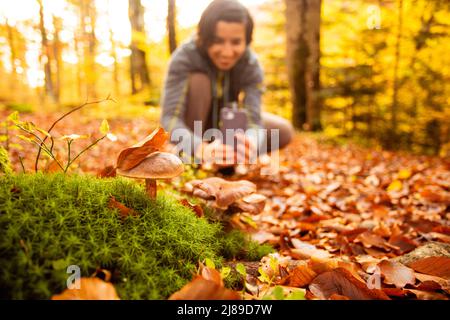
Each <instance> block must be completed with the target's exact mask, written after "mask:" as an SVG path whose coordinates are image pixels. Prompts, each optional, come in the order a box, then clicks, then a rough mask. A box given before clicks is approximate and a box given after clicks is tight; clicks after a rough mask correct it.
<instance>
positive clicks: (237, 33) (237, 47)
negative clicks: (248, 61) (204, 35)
mask: <svg viewBox="0 0 450 320" xmlns="http://www.w3.org/2000/svg"><path fill="white" fill-rule="evenodd" d="M246 47H247V43H246V39H245V24H244V23H242V22H226V21H219V22H217V24H216V33H215V35H214V40H213V42H212V44H211V45H210V47H209V48H208V56H209V58H210V59H211V60H212V62H213V63H214V65H215V66H216V67H217V68H218V69H220V70H223V71H226V70H230V69H231V68H233V67H234V65H235V64H236V62H238V60H239V59H240V58H241V57H242V55H243V54H244V52H245V49H246Z"/></svg>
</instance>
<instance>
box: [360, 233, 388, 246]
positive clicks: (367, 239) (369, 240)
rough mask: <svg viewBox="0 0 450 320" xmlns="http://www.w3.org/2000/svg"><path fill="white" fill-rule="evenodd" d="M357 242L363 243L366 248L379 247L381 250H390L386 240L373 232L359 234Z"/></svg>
mask: <svg viewBox="0 0 450 320" xmlns="http://www.w3.org/2000/svg"><path fill="white" fill-rule="evenodd" d="M355 242H361V243H362V244H363V246H364V247H366V248H371V247H377V248H381V249H386V248H388V249H389V246H387V245H386V243H387V242H386V240H384V239H383V238H382V237H380V236H378V235H376V234H374V233H372V232H371V231H366V232H363V233H361V234H359V235H358V236H357V237H356V239H355Z"/></svg>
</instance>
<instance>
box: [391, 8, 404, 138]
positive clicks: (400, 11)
mask: <svg viewBox="0 0 450 320" xmlns="http://www.w3.org/2000/svg"><path fill="white" fill-rule="evenodd" d="M402 29H403V0H398V30H397V40H396V43H395V62H394V81H393V90H392V108H391V134H392V137H393V138H394V137H395V136H396V135H397V125H398V124H397V112H398V111H397V110H398V90H399V81H398V69H399V64H400V41H401V36H402ZM395 140H396V139H395V138H394V139H392V141H395Z"/></svg>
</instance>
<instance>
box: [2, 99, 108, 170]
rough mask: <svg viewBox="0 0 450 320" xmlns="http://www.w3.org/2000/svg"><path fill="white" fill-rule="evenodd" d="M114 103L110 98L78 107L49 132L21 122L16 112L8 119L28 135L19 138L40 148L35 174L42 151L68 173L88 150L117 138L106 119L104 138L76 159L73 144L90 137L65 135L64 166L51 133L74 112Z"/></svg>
mask: <svg viewBox="0 0 450 320" xmlns="http://www.w3.org/2000/svg"><path fill="white" fill-rule="evenodd" d="M108 100H111V101H114V100H113V99H111V98H110V97H109V96H108V97H107V98H106V99H104V100H101V101H95V102H86V103H84V104H83V105H81V106H78V107H76V108H74V109H72V110H71V111H69V112H67V113H65V114H64V115H63V116H61V117H60V118H58V119H57V120H56V121H55V122H53V124H52V125H51V126H50V128H49V129H48V130H44V129H42V128H39V127H38V126H36V125H35V124H34V123H32V122H25V121H21V120H20V119H19V113H18V112H17V111H16V112H14V113H12V114H11V115H10V116H9V117H8V119H10V120H11V121H12V122H13V123H14V125H15V126H16V127H17V128H19V129H20V130H22V131H24V132H25V133H27V135H28V136H25V135H18V137H19V138H20V139H22V140H24V141H27V142H30V143H32V144H34V145H36V146H37V147H38V152H37V155H36V161H35V172H37V171H38V164H39V159H40V154H41V151H43V152H44V153H45V154H47V155H48V156H49V157H50V158H51V159H52V160H53V161H54V162H55V163H56V164H57V165H58V167H59V168H60V169H61V171H63V172H64V173H67V171H68V169H69V168H70V166H71V165H72V164H73V163H74V162H75V161H76V160H77V159H78V158H79V157H80V156H81V155H82V154H83V153H85V152H86V151H87V150H89V149H91V148H92V147H93V146H95V145H96V144H97V143H99V142H100V141H101V140H103V139H104V138H108V139H110V140H111V141H115V140H117V138H116V136H115V135H113V134H112V133H110V132H109V131H110V130H109V124H108V121H107V120H106V119H105V120H103V121H102V123H101V125H100V132H101V133H102V136H101V137H100V138H98V139H96V140H95V141H94V142H92V143H91V144H89V145H88V146H87V147H86V148H84V149H83V150H81V151H80V152H79V153H78V154H77V155H75V156H74V157H72V155H71V151H72V143H73V142H74V141H75V140H77V139H83V138H87V137H88V136H86V135H84V136H83V135H78V134H70V135H64V136H62V137H61V138H60V140H63V141H66V144H67V162H66V163H65V164H64V163H62V162H61V161H60V160H59V159H58V158H57V156H56V154H55V153H54V151H53V149H54V145H55V139H54V138H53V136H52V135H51V134H50V131H51V130H52V129H53V128H54V127H55V125H56V124H57V123H58V122H59V121H61V120H62V119H64V118H65V117H67V116H68V115H70V114H71V113H73V112H74V111H77V110H79V109H81V108H82V107H84V106H86V105H90V104H94V103H100V102H103V101H108ZM39 134H42V135H43V137H41V136H40V135H39ZM48 138H50V144H47V143H46V140H47V139H48Z"/></svg>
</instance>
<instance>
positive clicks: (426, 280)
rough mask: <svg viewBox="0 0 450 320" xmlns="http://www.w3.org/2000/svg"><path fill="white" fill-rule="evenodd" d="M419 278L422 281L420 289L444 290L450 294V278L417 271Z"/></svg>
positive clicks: (418, 287)
mask: <svg viewBox="0 0 450 320" xmlns="http://www.w3.org/2000/svg"><path fill="white" fill-rule="evenodd" d="M415 275H416V278H417V280H419V281H420V282H421V283H420V284H419V285H418V286H417V289H419V290H425V291H430V290H437V289H439V290H444V291H445V292H447V293H448V294H450V280H446V279H443V278H441V277H436V276H430V275H428V274H423V273H418V272H416V273H415ZM436 288H437V289H436Z"/></svg>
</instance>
